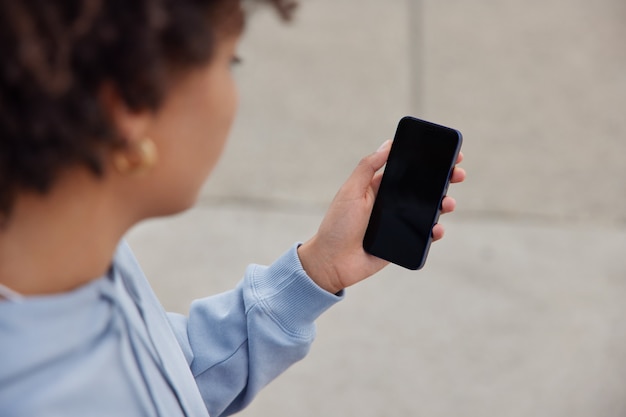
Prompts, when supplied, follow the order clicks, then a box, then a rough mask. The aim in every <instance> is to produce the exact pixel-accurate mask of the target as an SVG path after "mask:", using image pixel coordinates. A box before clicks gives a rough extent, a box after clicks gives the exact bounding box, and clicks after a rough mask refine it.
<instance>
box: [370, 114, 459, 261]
mask: <svg viewBox="0 0 626 417" xmlns="http://www.w3.org/2000/svg"><path fill="white" fill-rule="evenodd" d="M461 142H462V136H461V133H460V132H458V131H457V130H455V129H451V128H448V127H444V126H439V125H436V124H433V123H430V122H426V121H423V120H419V119H415V118H412V117H404V118H403V119H402V120H400V123H399V124H398V128H397V130H396V135H395V138H394V141H393V144H392V146H391V151H390V153H389V159H388V160H387V165H386V167H385V171H384V173H383V178H382V182H381V185H380V188H379V190H378V194H377V196H376V201H375V203H374V207H373V210H372V215H371V217H370V221H369V225H368V227H367V231H366V233H365V238H364V240H363V247H364V248H365V250H366V251H367V252H369V253H370V254H372V255H374V256H377V257H379V258H382V259H385V260H387V261H389V262H393V263H395V264H397V265H400V266H403V267H405V268H408V269H420V268H422V267H423V266H424V262H425V261H426V256H427V254H428V250H429V247H430V243H431V240H432V237H431V234H432V228H433V226H434V225H435V223H436V222H437V220H438V218H439V211H440V208H441V201H442V199H443V197H444V196H445V193H446V191H447V188H448V183H449V181H450V175H451V173H452V169H453V168H454V164H455V162H456V159H457V156H458V153H459V150H460V148H461Z"/></svg>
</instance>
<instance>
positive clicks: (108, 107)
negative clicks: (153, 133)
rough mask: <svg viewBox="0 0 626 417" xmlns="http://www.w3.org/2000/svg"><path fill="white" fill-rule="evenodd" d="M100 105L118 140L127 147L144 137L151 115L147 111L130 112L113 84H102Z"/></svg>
mask: <svg viewBox="0 0 626 417" xmlns="http://www.w3.org/2000/svg"><path fill="white" fill-rule="evenodd" d="M99 98H100V103H101V104H102V107H103V108H104V110H105V112H106V114H107V116H108V117H109V120H110V121H111V124H112V125H113V128H114V129H115V131H116V133H117V135H118V136H119V137H120V139H121V140H122V141H123V142H125V143H126V144H127V145H132V142H133V141H140V140H142V138H144V137H145V136H146V133H147V131H148V128H149V126H150V122H151V121H152V118H153V115H152V112H150V111H149V110H140V111H137V110H132V109H131V108H129V107H128V104H126V101H125V100H124V98H123V97H122V96H121V94H120V93H119V90H118V89H117V88H116V87H115V85H114V84H113V83H110V82H109V83H104V84H103V85H102V87H101V88H100V92H99Z"/></svg>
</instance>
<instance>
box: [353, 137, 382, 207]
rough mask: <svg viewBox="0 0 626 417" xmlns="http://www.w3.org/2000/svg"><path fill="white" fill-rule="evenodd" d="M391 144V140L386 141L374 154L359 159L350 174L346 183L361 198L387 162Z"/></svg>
mask: <svg viewBox="0 0 626 417" xmlns="http://www.w3.org/2000/svg"><path fill="white" fill-rule="evenodd" d="M391 142H392V141H391V140H388V141H386V142H385V143H383V144H382V145H381V146H380V148H378V150H377V151H376V152H374V153H373V154H370V155H368V156H366V157H364V158H363V159H361V161H360V162H359V164H358V165H357V167H356V168H355V169H354V171H353V172H352V175H351V176H350V179H349V180H348V183H350V184H351V185H352V187H351V188H352V189H353V190H355V191H357V192H359V195H360V196H362V195H363V194H364V193H365V192H366V191H367V190H368V189H369V187H370V185H371V183H372V179H373V178H374V175H375V174H376V172H377V171H378V170H379V169H381V168H382V167H383V166H384V165H385V163H386V162H387V158H388V157H389V151H390V149H391Z"/></svg>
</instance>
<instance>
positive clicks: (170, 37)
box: [0, 0, 464, 417]
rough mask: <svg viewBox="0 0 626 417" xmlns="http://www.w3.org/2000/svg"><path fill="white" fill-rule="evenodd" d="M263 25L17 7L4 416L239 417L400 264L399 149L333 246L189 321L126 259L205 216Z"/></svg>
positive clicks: (187, 11)
mask: <svg viewBox="0 0 626 417" xmlns="http://www.w3.org/2000/svg"><path fill="white" fill-rule="evenodd" d="M271 3H272V4H273V6H274V7H276V8H277V10H279V12H280V13H281V14H282V15H283V16H285V17H287V16H289V13H290V10H291V8H292V6H293V4H292V3H290V2H285V1H280V0H275V1H273V2H271ZM244 20H245V16H244V13H243V11H242V8H241V4H240V1H239V0H136V1H132V2H128V1H126V0H73V1H67V0H66V1H63V2H61V1H44V0H25V1H20V2H15V1H13V0H0V50H1V51H2V52H1V54H2V60H1V61H0V62H1V64H0V68H1V70H0V289H1V292H0V294H1V296H0V415H2V416H39V415H45V416H65V417H67V416H84V415H89V416H99V415H102V416H111V415H120V416H122V415H123V416H135V415H137V416H140V415H141V416H143V415H146V416H152V415H160V416H168V417H171V416H182V415H186V416H206V415H208V414H210V415H211V416H214V417H215V416H220V415H228V414H232V413H234V412H236V411H238V410H240V409H242V408H243V407H245V406H246V405H247V404H248V403H249V402H250V401H251V399H252V398H253V397H254V395H255V394H256V393H257V392H258V391H259V390H260V389H261V388H262V387H263V386H265V385H266V384H267V383H268V382H269V381H271V380H272V379H273V378H274V377H276V376H277V375H278V374H280V373H281V372H282V371H283V370H284V369H286V368H287V367H288V366H289V365H290V364H292V363H293V362H295V361H297V360H299V359H300V358H302V357H303V356H304V355H305V354H306V352H307V350H308V348H309V346H310V343H311V342H312V340H313V337H314V331H315V328H314V324H313V322H314V320H315V319H316V318H317V317H318V316H319V315H320V314H321V313H322V312H323V311H325V310H326V309H327V308H328V307H330V306H331V305H333V304H334V303H336V302H337V301H338V300H340V299H341V297H342V294H343V292H342V291H343V289H344V288H346V287H348V286H350V285H352V284H355V283H357V282H358V281H361V280H363V279H365V278H367V277H369V276H371V275H372V274H374V273H375V272H377V271H379V270H380V269H381V268H383V267H384V266H385V265H386V263H385V262H384V261H381V260H379V259H377V258H374V257H372V256H369V255H367V254H366V253H365V252H364V251H363V249H362V243H361V242H362V238H363V234H364V230H365V227H366V226H367V219H368V217H369V213H370V211H371V207H372V203H373V198H374V196H375V193H376V189H377V186H378V184H379V181H380V175H379V174H376V172H377V171H378V170H379V169H380V168H381V167H382V166H383V165H384V163H385V161H386V158H387V155H388V152H389V146H390V144H389V143H388V142H386V143H385V144H383V146H381V148H380V149H379V150H378V151H377V152H375V153H374V154H372V155H369V156H368V157H365V158H364V159H363V160H362V161H361V163H360V164H359V166H358V167H357V168H356V169H355V171H354V173H353V174H352V176H351V177H350V178H349V179H348V180H347V182H346V183H345V184H344V186H343V187H342V188H341V190H340V191H339V193H338V194H337V197H336V198H335V200H334V201H333V203H332V204H331V207H330V209H329V211H328V213H327V215H326V217H325V218H324V220H323V222H322V225H321V226H320V229H319V231H318V233H317V234H316V235H315V236H313V237H312V238H311V239H310V240H309V241H307V242H306V243H304V244H302V245H294V246H293V247H292V248H291V249H289V250H287V252H286V253H285V254H284V255H283V256H282V257H280V258H279V259H278V260H277V261H276V262H275V263H274V264H272V265H270V266H269V267H261V266H256V265H253V266H251V267H249V268H248V270H247V272H246V274H245V277H244V279H243V280H242V281H241V283H240V284H239V285H238V286H237V287H236V288H235V289H234V290H232V291H230V292H227V293H225V294H221V295H218V296H215V297H211V298H208V299H204V300H198V301H196V302H194V303H193V304H192V306H191V310H190V314H189V317H183V316H180V315H166V314H165V313H164V312H163V310H162V307H161V306H160V304H159V303H158V300H157V299H156V297H155V296H154V294H153V293H152V291H151V289H150V287H149V285H148V283H147V281H146V280H145V278H144V276H143V274H142V272H141V270H140V268H139V266H138V265H137V263H136V261H135V259H134V257H133V255H132V253H131V252H130V249H129V248H128V247H127V245H126V244H125V243H124V242H121V243H120V241H121V240H122V237H123V235H124V234H125V233H126V232H127V231H128V229H129V228H130V227H132V226H133V225H135V224H136V223H138V222H140V221H141V220H144V219H147V218H151V217H155V216H165V215H170V214H173V213H178V212H180V211H183V210H185V209H187V208H189V207H190V206H192V205H193V203H194V201H195V200H196V197H197V195H198V193H199V190H200V187H201V185H202V183H203V182H204V180H205V179H206V177H207V176H208V175H209V173H210V172H211V170H212V168H213V167H214V166H215V164H216V162H217V160H218V158H219V156H220V154H221V152H222V149H223V146H224V143H225V141H226V138H227V136H228V132H229V129H230V127H231V124H232V121H233V117H234V114H235V110H236V107H237V98H236V88H235V83H234V81H233V78H232V74H231V65H232V63H233V62H234V61H235V60H236V48H237V43H238V41H239V37H240V35H241V32H242V30H243V26H244ZM463 178H464V172H463V170H462V169H460V168H457V169H455V173H454V176H453V181H454V182H459V181H462V180H463ZM453 209H454V200H452V199H451V198H446V199H445V200H444V203H443V207H442V212H450V211H452V210H453ZM433 235H434V238H435V239H439V238H441V237H442V235H443V229H442V228H441V227H440V226H439V225H437V226H435V228H434V230H433Z"/></svg>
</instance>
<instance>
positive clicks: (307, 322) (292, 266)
mask: <svg viewBox="0 0 626 417" xmlns="http://www.w3.org/2000/svg"><path fill="white" fill-rule="evenodd" d="M298 246H300V244H299V243H298V244H295V245H294V246H292V247H291V249H289V250H288V251H287V252H286V253H285V254H283V255H282V256H281V257H280V258H278V259H277V260H276V262H274V263H273V264H272V265H270V266H269V267H260V266H253V268H255V270H254V272H253V282H252V285H253V287H254V291H255V293H256V296H257V297H258V301H259V302H260V303H261V305H262V306H263V308H264V309H265V310H266V311H267V313H268V314H269V315H270V316H271V317H272V318H273V319H274V320H275V321H276V322H277V323H278V324H279V325H280V326H281V327H282V328H284V329H285V330H286V331H288V332H289V333H292V334H294V335H298V336H301V337H309V335H310V334H311V331H312V328H311V326H312V325H313V322H314V321H315V320H316V319H317V318H318V317H319V316H320V315H321V314H322V313H323V312H324V311H326V310H328V309H329V308H330V307H331V306H333V305H334V304H336V303H337V302H338V301H340V300H342V299H343V297H344V292H343V291H341V292H339V293H338V294H331V293H329V292H328V291H326V290H324V289H323V288H321V287H319V286H318V285H317V284H316V283H315V282H314V281H313V280H311V278H309V276H308V275H307V274H306V272H304V269H303V268H302V264H301V263H300V258H299V257H298V251H297V249H298Z"/></svg>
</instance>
